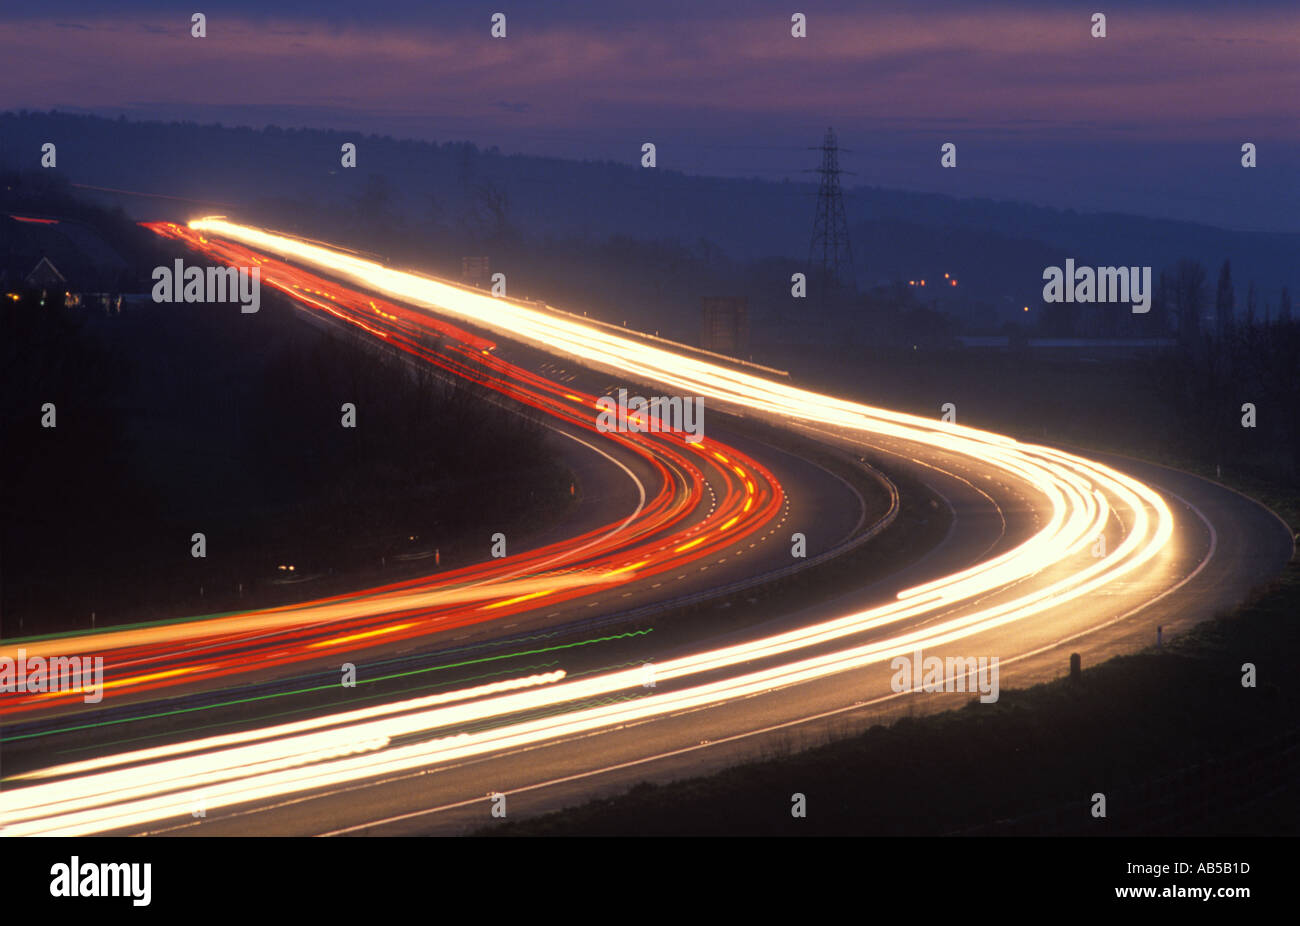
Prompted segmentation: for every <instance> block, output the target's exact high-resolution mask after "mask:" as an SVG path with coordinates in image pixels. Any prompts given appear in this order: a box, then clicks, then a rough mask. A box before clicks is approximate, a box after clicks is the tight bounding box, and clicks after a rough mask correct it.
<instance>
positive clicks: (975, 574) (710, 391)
mask: <svg viewBox="0 0 1300 926" xmlns="http://www.w3.org/2000/svg"><path fill="white" fill-rule="evenodd" d="M192 224H193V227H195V228H197V229H201V230H203V231H205V232H207V233H210V234H212V235H214V236H218V237H223V238H228V239H233V240H236V241H240V242H243V243H245V244H248V245H250V246H253V247H258V248H262V249H265V250H269V251H272V252H275V253H278V254H282V255H285V256H287V257H289V258H292V259H293V260H296V261H300V262H302V263H305V264H308V265H311V266H314V267H317V268H319V269H321V270H323V271H326V272H329V273H332V274H337V275H339V276H342V277H344V278H347V279H349V280H351V281H353V282H355V283H357V284H358V285H360V286H363V287H365V288H367V289H371V290H374V291H377V292H381V293H384V294H385V295H387V296H388V297H390V298H393V299H396V300H400V301H403V302H406V303H410V304H415V305H420V306H424V307H426V308H427V309H429V310H430V311H437V312H442V313H446V314H449V315H452V316H455V317H459V318H462V319H465V320H468V321H472V322H473V323H474V324H476V325H480V326H482V327H484V328H487V329H489V330H493V331H498V332H500V333H502V334H503V335H506V336H510V337H514V338H517V339H519V340H522V341H524V342H526V343H529V344H531V345H533V346H536V347H540V348H542V349H545V350H547V351H550V352H552V353H555V354H559V355H560V356H564V357H568V358H571V359H577V360H579V361H581V362H583V363H585V364H588V365H591V366H596V367H599V368H610V369H616V370H617V371H619V372H620V373H622V374H624V375H629V376H632V377H635V378H636V379H637V380H638V381H644V382H648V383H655V384H659V385H663V386H667V387H668V388H674V389H679V390H681V391H682V393H683V394H687V395H691V394H693V395H702V396H704V397H705V398H707V399H710V400H712V401H714V402H717V403H719V404H721V405H723V406H724V407H727V408H730V409H734V410H736V411H737V412H738V413H748V414H752V413H754V412H759V413H761V414H762V415H764V416H765V417H768V418H771V419H773V420H776V421H778V422H782V423H786V424H813V425H820V426H825V427H830V428H832V429H838V430H839V431H841V432H844V433H847V434H850V435H851V434H862V435H870V436H872V437H874V438H888V439H893V440H899V441H906V442H908V443H909V444H912V445H919V446H920V447H924V448H929V449H930V450H931V451H940V452H942V453H948V454H955V455H959V456H962V457H966V458H968V459H970V460H972V461H973V462H974V463H975V464H977V465H987V466H991V467H994V468H995V469H998V470H1001V471H1002V472H1003V473H1004V474H1005V475H1006V477H1008V478H1010V479H1014V480H1015V481H1017V482H1019V483H1023V484H1026V485H1028V486H1029V487H1030V488H1031V489H1033V490H1034V491H1035V492H1036V493H1037V495H1038V496H1039V497H1040V498H1041V499H1042V500H1043V503H1044V505H1045V506H1047V509H1048V512H1047V517H1046V521H1045V523H1044V525H1043V526H1042V527H1041V528H1040V529H1039V530H1038V531H1037V532H1036V533H1035V534H1034V535H1033V536H1031V537H1029V538H1028V539H1027V540H1025V541H1024V542H1022V543H1020V544H1019V545H1018V546H1016V547H1015V548H1014V549H1012V550H1009V551H1007V552H1006V553H1003V554H1001V555H999V556H995V557H993V558H991V559H989V560H986V561H984V562H981V563H978V564H976V565H974V566H971V567H969V568H967V569H963V570H960V571H959V572H956V573H953V574H951V575H948V576H945V577H943V578H941V579H937V580H934V581H931V582H926V583H924V584H921V585H917V586H915V587H913V588H909V589H905V590H903V591H902V592H900V593H899V594H898V596H897V599H896V600H894V601H891V602H888V603H886V604H884V605H881V606H878V607H874V608H869V609H866V610H862V611H858V612H855V613H852V614H847V615H843V616H840V617H837V618H834V619H831V620H827V621H821V622H818V623H816V624H812V625H809V626H805V627H800V628H797V629H794V630H790V631H786V632H784V633H780V634H776V635H772V636H768V637H764V638H761V639H757V640H751V641H747V642H743V643H738V644H732V645H729V646H723V647H720V648H715V649H709V650H704V651H701V652H696V653H691V654H688V655H686V656H682V657H678V658H675V659H670V660H665V661H664V662H660V663H655V665H654V676H655V679H656V683H657V685H658V690H656V691H655V692H654V693H645V690H644V688H643V687H642V686H643V682H644V677H645V676H644V672H643V671H642V669H641V668H634V669H627V670H619V671H613V672H606V673H603V674H599V675H595V676H592V677H588V678H582V679H571V680H565V681H558V682H556V683H555V684H550V685H546V686H542V687H540V688H537V689H529V690H520V691H511V692H505V693H499V694H490V695H487V696H485V697H481V698H477V699H471V700H462V701H459V702H457V703H454V704H436V705H428V704H425V703H420V702H419V701H407V702H399V703H398V704H395V705H389V707H390V708H391V710H392V711H393V712H394V715H390V716H385V717H383V718H380V719H373V718H369V717H367V718H355V719H349V720H342V719H340V723H339V724H338V725H337V726H336V727H334V728H332V729H330V730H326V731H310V732H302V731H298V730H295V729H288V728H283V727H268V728H265V729H263V730H260V731H253V732H254V733H255V734H256V735H257V736H258V737H259V738H260V740H259V742H258V743H256V744H255V745H251V746H250V745H244V744H242V743H241V744H240V745H230V746H222V747H217V748H213V749H212V750H210V751H207V752H204V753H201V754H197V755H185V756H180V757H177V758H174V759H167V760H165V761H161V762H160V761H158V760H157V758H156V757H154V756H152V754H150V753H148V752H147V751H142V752H139V753H125V754H121V755H118V756H114V757H111V758H110V759H105V760H97V761H99V762H103V763H106V764H105V765H83V766H80V767H79V768H80V771H79V774H78V775H77V776H75V777H71V778H67V779H65V780H62V781H53V782H46V783H42V784H38V785H33V786H31V787H26V788H20V789H17V790H13V791H5V792H0V821H4V823H5V824H6V827H7V831H8V832H13V833H86V832H102V831H106V830H114V829H129V828H133V827H139V826H144V825H147V824H149V823H153V822H156V821H158V820H163V819H166V818H168V817H173V816H175V817H181V816H184V815H185V814H187V813H188V812H189V809H190V807H191V806H193V804H194V802H195V801H196V800H199V799H202V800H203V801H204V802H205V804H206V806H208V807H222V806H233V805H235V804H243V803H246V802H256V801H263V800H271V799H276V798H281V797H283V796H285V795H289V794H296V793H301V792H304V791H309V790H312V789H317V788H323V787H329V786H333V785H338V784H342V783H346V782H355V781H359V780H364V779H368V778H373V777H376V776H381V775H386V774H390V773H393V772H396V771H402V770H409V769H414V768H420V767H425V766H429V765H435V764H438V763H443V762H449V761H453V760H457V759H462V758H466V757H471V756H481V755H486V754H490V753H493V752H498V751H501V750H504V749H514V748H519V747H522V746H528V745H533V744H538V743H543V742H547V741H552V740H555V739H557V738H560V737H566V736H573V735H578V734H581V733H585V732H590V731H594V730H599V729H603V728H607V727H610V726H611V725H615V724H627V723H633V722H638V721H642V720H648V719H651V718H655V717H662V716H665V715H667V714H671V713H675V712H680V711H683V710H689V709H694V708H699V707H704V706H708V705H711V704H716V703H719V702H723V701H728V700H732V699H737V698H744V697H748V696H751V695H755V694H760V693H763V692H766V691H769V690H772V689H774V688H781V687H785V686H790V685H796V684H801V683H806V682H809V681H813V680H816V679H822V678H827V677H829V676H832V675H835V674H838V673H843V672H846V671H851V670H854V669H861V668H863V667H866V666H870V665H874V664H878V663H881V662H886V661H888V660H889V659H892V658H893V657H894V656H896V655H910V654H911V653H912V652H913V651H914V650H915V649H916V648H918V647H924V648H927V649H931V648H933V647H935V646H938V645H942V644H946V643H951V642H954V641H957V640H961V639H965V638H968V637H970V636H972V635H974V634H978V633H982V632H986V631H989V630H992V629H995V628H999V627H1004V626H1007V625H1009V624H1012V623H1014V622H1017V621H1023V620H1026V619H1028V618H1031V617H1034V616H1038V615H1043V614H1045V613H1046V612H1048V611H1049V610H1050V609H1053V608H1057V607H1060V606H1061V605H1064V604H1068V603H1070V602H1073V601H1076V600H1077V599H1079V598H1080V597H1081V596H1084V595H1088V594H1091V593H1093V592H1096V591H1097V590H1099V589H1102V588H1104V587H1105V586H1107V585H1108V584H1110V583H1113V582H1115V581H1116V580H1118V579H1121V578H1123V577H1124V576H1127V575H1130V574H1132V573H1134V572H1135V571H1136V570H1139V569H1141V568H1142V567H1144V566H1147V565H1148V564H1150V563H1151V562H1152V561H1153V559H1154V558H1155V557H1157V556H1158V555H1160V554H1161V553H1162V551H1164V550H1165V548H1166V547H1167V545H1168V543H1169V541H1170V538H1171V537H1172V534H1173V523H1174V522H1173V515H1172V513H1171V512H1170V510H1169V508H1168V506H1167V505H1166V503H1165V501H1164V500H1163V498H1162V497H1161V496H1160V495H1159V494H1158V493H1157V492H1155V491H1154V490H1152V489H1151V488H1150V487H1148V486H1146V485H1144V484H1142V483H1141V482H1139V481H1138V480H1136V479H1133V478H1132V477H1130V476H1127V475H1125V474H1123V473H1120V472H1117V471H1115V470H1113V469H1111V468H1110V467H1106V466H1104V465H1102V464H1099V463H1096V462H1093V461H1090V460H1087V459H1084V458H1082V457H1078V456H1075V455H1072V454H1068V453H1065V452H1063V451H1059V450H1055V449H1053V448H1049V447H1043V446H1039V445H1034V444H1025V443H1020V442H1018V441H1015V440H1013V439H1011V438H1008V437H1005V436H1002V435H998V434H993V433H990V432H986V431H981V430H978V429H973V428H968V427H965V426H959V425H955V424H946V423H942V422H935V421H931V420H928V419H923V418H919V417H917V416H912V415H906V414H902V413H897V412H890V411H888V410H884V409H879V408H874V407H871V406H867V405H862V404H858V403H854V402H848V401H845V400H841V399H835V398H833V397H830V396H823V395H818V394H816V393H812V392H809V391H806V390H801V389H797V388H795V387H792V386H787V385H784V384H781V383H777V382H773V381H769V380H765V379H762V378H760V377H756V376H754V375H752V374H748V373H742V372H738V371H736V370H733V369H730V368H727V367H725V366H721V365H717V364H712V363H709V362H707V361H702V360H699V359H697V358H694V357H688V356H679V355H676V354H674V353H672V352H670V351H667V350H664V349H661V348H658V347H653V346H648V345H645V344H642V343H639V342H637V341H634V340H632V339H630V338H623V337H620V336H617V335H613V334H610V333H608V332H605V331H602V330H600V329H597V328H594V327H590V326H584V325H581V324H579V323H577V322H574V321H572V320H569V319H565V318H558V317H554V316H552V315H550V314H549V313H546V312H543V311H539V310H537V309H533V308H529V307H526V306H521V305H517V304H512V303H510V302H507V301H505V300H500V299H496V298H494V297H490V296H485V295H483V294H481V293H476V292H471V291H467V290H462V289H459V288H458V287H455V286H452V285H449V284H446V283H442V282H439V281H436V280H430V279H428V278H425V277H420V276H417V275H415V274H410V273H403V272H399V271H394V270H390V269H388V268H385V267H382V266H380V265H378V264H374V263H372V262H369V261H365V260H363V259H361V258H358V257H355V256H352V255H348V254H342V253H339V252H336V251H333V250H331V249H327V248H323V247H319V246H316V245H311V244H306V243H304V242H300V241H295V240H292V239H288V238H284V237H282V236H277V235H274V234H271V233H269V232H265V231H262V230H258V229H252V228H247V227H244V226H237V225H234V224H232V223H229V222H224V221H219V220H204V221H200V222H196V223H192ZM724 461H725V458H724ZM725 462H727V463H730V461H725ZM743 479H744V476H743V474H742V480H743ZM1119 512H1125V513H1127V515H1128V516H1129V518H1130V519H1131V523H1130V524H1129V525H1128V526H1127V529H1126V530H1125V532H1124V536H1123V539H1122V541H1121V542H1120V543H1119V544H1117V545H1116V546H1115V548H1114V549H1113V550H1112V551H1110V552H1109V553H1107V554H1106V555H1105V556H1102V557H1092V556H1091V555H1090V554H1089V553H1088V547H1089V546H1090V545H1091V544H1092V542H1093V541H1094V540H1095V539H1096V537H1097V536H1099V535H1100V534H1101V533H1102V532H1103V531H1104V530H1105V529H1106V527H1107V524H1108V522H1109V521H1110V519H1111V518H1112V516H1113V515H1115V514H1117V513H1119ZM728 516H730V514H729V515H728ZM705 539H706V537H700V538H697V539H695V540H692V541H690V542H689V543H688V544H687V545H686V546H695V545H697V544H700V543H702V542H703V541H704V540H705ZM681 549H683V547H679V548H678V552H680V550H681ZM1080 560H1082V562H1080ZM1034 577H1037V578H1038V584H1037V585H1036V586H1035V585H1033V584H1030V585H1029V586H1027V587H1026V589H1024V590H1020V591H1018V590H1017V587H1018V586H1020V585H1021V584H1022V583H1024V582H1025V581H1026V580H1028V579H1030V578H1034ZM989 599H996V600H993V601H992V602H991V603H981V602H989ZM916 617H926V618H927V619H928V620H927V623H926V624H925V625H924V626H922V627H920V628H919V629H914V630H906V629H903V630H901V631H899V632H897V633H893V634H892V635H889V636H886V637H885V638H883V639H875V640H871V641H869V642H858V643H851V644H850V645H844V644H845V643H846V642H847V641H848V640H849V638H851V637H854V636H859V635H862V634H864V633H867V632H869V631H878V630H880V629H882V628H888V627H889V626H890V625H893V624H897V623H898V622H901V621H904V620H907V619H909V618H916ZM828 645H830V646H833V647H840V648H831V649H830V650H829V651H821V650H824V649H825V648H826V647H827V646H828ZM719 674H721V675H722V676H723V677H720V678H719V677H717V676H718V675H719ZM619 695H622V696H624V700H620V701H618V702H616V703H613V704H602V705H599V706H594V707H592V706H582V705H589V704H590V702H591V700H592V699H596V698H602V697H610V696H619ZM630 695H639V696H638V697H630V698H629V696H630ZM565 705H570V706H571V707H572V709H570V710H568V711H565V712H561V713H551V714H548V715H547V716H544V717H531V718H530V717H527V716H523V717H522V718H521V717H519V716H517V715H527V714H529V713H536V712H539V711H543V710H547V709H554V708H559V707H563V706H565ZM397 712H400V713H397ZM486 721H496V722H497V723H496V725H495V726H491V727H490V728H488V729H480V730H477V731H476V732H473V733H459V734H456V733H454V732H452V731H454V730H456V729H457V728H458V727H461V726H463V725H465V724H469V723H474V724H483V723H484V722H486ZM418 734H424V735H425V738H423V739H420V740H419V741H418V742H414V743H407V744H405V745H398V746H394V745H376V744H387V743H390V742H391V741H392V739H393V738H394V737H398V736H405V737H409V736H413V735H418ZM250 735H252V734H250ZM227 750H232V751H231V752H228V751H227ZM237 750H248V751H247V752H238V751H237ZM109 764H111V765H113V766H119V767H117V768H111V767H110V766H109ZM200 782H201V783H200Z"/></svg>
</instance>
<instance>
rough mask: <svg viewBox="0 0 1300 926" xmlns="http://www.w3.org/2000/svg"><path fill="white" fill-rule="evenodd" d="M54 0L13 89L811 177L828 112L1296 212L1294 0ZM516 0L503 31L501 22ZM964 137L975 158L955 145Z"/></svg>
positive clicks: (8, 44)
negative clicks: (1245, 151)
mask: <svg viewBox="0 0 1300 926" xmlns="http://www.w3.org/2000/svg"><path fill="white" fill-rule="evenodd" d="M31 6H32V7H34V9H33V8H29V9H27V10H24V11H20V12H12V11H8V10H6V11H0V60H4V61H5V65H4V68H3V70H2V71H0V109H20V108H28V109H51V108H58V109H64V110H69V111H90V112H97V113H104V114H110V115H117V114H118V113H125V114H126V115H127V116H128V117H131V118H163V119H192V120H196V121H201V122H209V121H221V122H224V123H226V124H248V125H253V126H262V125H265V124H267V123H276V124H279V125H282V126H291V125H292V126H319V127H329V128H340V129H358V130H361V131H365V132H377V133H380V134H390V135H394V136H410V137H417V138H425V139H433V140H439V141H443V140H460V139H467V140H470V141H474V142H476V143H478V144H480V145H485V146H486V145H493V144H495V145H499V146H500V147H501V148H502V149H503V150H505V151H508V152H514V151H520V152H527V153H533V154H545V155H555V156H559V157H571V158H599V159H606V158H609V159H615V160H622V161H627V162H633V161H634V160H635V159H636V158H637V157H638V156H639V150H640V145H641V143H642V142H643V141H653V142H655V143H656V144H657V145H658V149H659V165H660V166H661V167H665V168H678V169H682V170H685V171H688V172H696V173H709V174H718V175H722V176H760V177H766V178H772V179H779V178H780V177H782V176H789V177H791V178H792V179H793V178H797V179H804V178H805V175H803V174H801V173H800V171H801V170H802V169H804V168H808V167H813V166H816V155H815V153H812V152H808V151H806V150H804V149H805V148H806V147H807V146H809V145H813V144H816V143H817V142H818V141H819V140H820V136H821V133H822V131H823V130H824V128H825V126H826V125H828V124H829V125H834V126H835V127H836V128H837V130H838V132H839V134H840V136H841V144H843V145H845V146H846V147H848V148H851V149H853V150H852V153H850V154H846V155H845V156H844V158H843V163H844V166H845V167H846V168H849V169H852V170H854V171H856V172H857V173H856V176H855V177H851V178H849V182H850V183H854V182H857V183H870V184H878V185H882V186H890V187H899V188H905V189H917V190H931V191H937V192H952V193H957V194H960V195H983V196H989V197H991V198H1018V199H1026V200H1029V201H1033V202H1040V203H1044V204H1048V205H1056V206H1070V207H1074V208H1078V209H1081V210H1117V211H1128V212H1139V213H1144V214H1150V215H1168V216H1172V217H1179V218H1194V219H1201V220H1204V221H1208V222H1212V223H1214V224H1221V225H1226V226H1230V227H1235V228H1257V229H1270V230H1300V219H1298V218H1297V216H1298V215H1300V192H1297V191H1300V6H1298V5H1297V4H1296V3H1295V2H1293V0H1287V2H1282V3H1239V4H1210V3H1199V2H1189V3H1183V4H1175V3H1152V4H1144V5H1138V4H1133V3H1128V4H1124V5H1123V6H1112V5H1109V4H1096V5H1095V6H1097V7H1099V8H1101V9H1102V10H1103V11H1107V12H1108V33H1109V34H1108V37H1107V38H1105V39H1094V38H1092V37H1091V36H1090V35H1089V16H1090V12H1088V11H1085V10H1084V7H1083V6H1080V5H1079V4H1077V3H1070V4H1067V3H1057V2H1050V0H1049V2H1039V3H1028V2H1025V3H1000V4H992V5H987V6H986V5H983V4H981V5H979V6H976V5H975V4H964V5H963V4H957V3H917V2H913V3H906V4H868V3H843V2H832V3H819V4H816V5H810V4H805V3H803V2H801V0H787V2H785V3H782V4H779V5H778V4H774V3H771V2H767V0H755V2H743V3H741V2H726V3H723V2H719V3H705V2H699V3H684V2H676V0H669V2H665V0H658V2H650V3H637V4H630V3H618V2H614V0H609V2H603V3H587V4H582V3H574V2H567V3H566V2H552V3H540V2H528V3H510V2H506V0H492V2H489V3H469V4H466V3H458V4H454V5H439V4H434V3H428V2H422V3H414V2H396V3H391V4H383V3H372V4H364V5H359V4H355V3H346V4H345V3H342V2H333V0H319V2H312V3H307V2H299V0H286V2H282V3H278V4H274V7H275V8H276V9H277V10H279V11H282V12H279V13H277V14H275V15H266V14H263V13H258V12H257V10H259V9H262V8H263V7H264V6H265V5H264V4H261V3H254V2H224V3H204V2H195V3H193V4H190V5H189V6H188V7H185V9H184V11H178V10H179V9H180V8H179V6H178V5H177V4H174V3H162V2H136V3H131V2H130V0H128V2H125V3H119V4H114V12H112V13H107V12H104V11H103V4H102V3H98V2H68V0H50V2H46V3H42V4H35V5H31ZM361 7H363V9H361ZM191 8H198V9H201V10H203V11H204V12H205V13H206V14H207V16H208V37H207V38H205V39H194V38H192V37H191V36H190V34H189V12H188V11H189V9H191ZM1088 9H1089V10H1090V9H1091V8H1088ZM497 10H499V11H502V12H504V13H506V15H507V17H508V36H507V38H506V39H504V40H494V39H492V38H490V37H489V35H488V29H489V17H490V15H491V13H492V12H494V11H497ZM795 10H800V11H802V12H805V13H806V14H807V16H808V38H806V39H794V38H792V37H791V36H790V14H791V12H793V11H795ZM362 16H364V18H360V17H362ZM945 141H953V142H956V143H957V145H958V168H957V170H948V171H943V170H941V169H940V168H939V150H938V149H939V145H940V144H941V143H942V142H945ZM1243 141H1252V142H1254V143H1256V144H1257V145H1258V146H1259V148H1260V154H1259V160H1260V167H1259V168H1258V169H1257V170H1256V171H1254V172H1250V171H1243V170H1242V168H1241V167H1240V165H1239V158H1240V153H1239V151H1240V146H1241V143H1242V142H1243Z"/></svg>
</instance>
